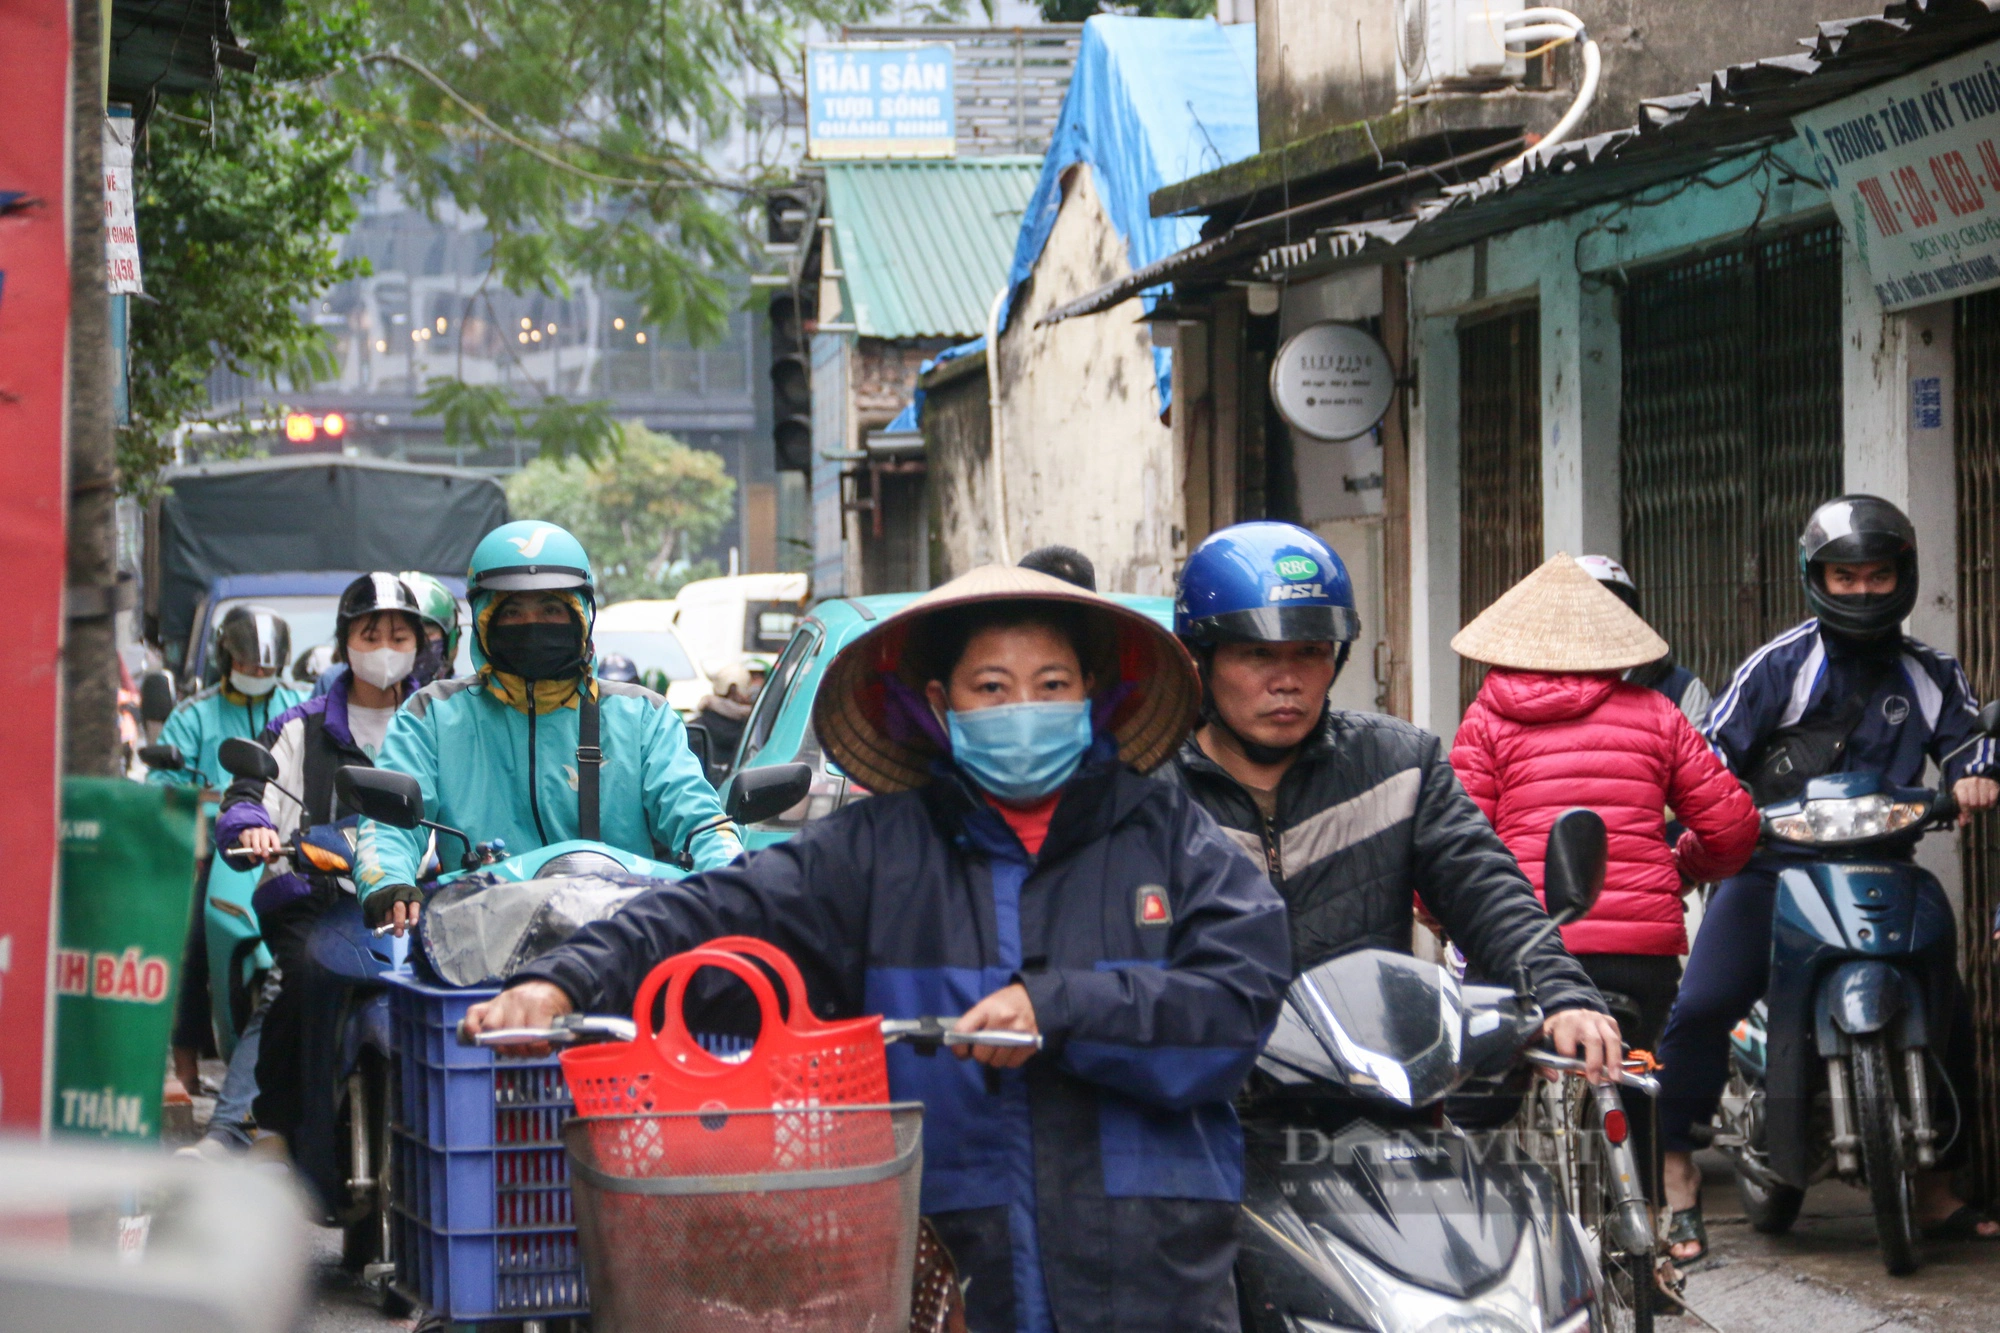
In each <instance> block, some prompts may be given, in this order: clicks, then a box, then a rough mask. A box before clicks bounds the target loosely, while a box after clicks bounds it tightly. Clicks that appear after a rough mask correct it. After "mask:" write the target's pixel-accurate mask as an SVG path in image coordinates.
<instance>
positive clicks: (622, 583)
mask: <svg viewBox="0 0 2000 1333" xmlns="http://www.w3.org/2000/svg"><path fill="white" fill-rule="evenodd" d="M735 502H736V482H735V480H734V479H733V478H731V477H730V475H729V473H728V471H727V469H726V468H725V467H724V466H723V462H722V456H721V455H720V454H713V453H710V452H708V451H707V450H705V449H691V448H689V447H688V446H687V445H684V444H682V443H681V442H680V441H679V440H676V439H674V438H672V437H671V436H667V435H656V434H654V433H653V432H652V431H649V430H647V429H646V428H645V427H644V426H642V425H640V424H638V423H637V422H624V423H622V424H621V425H620V427H619V438H618V442H617V443H616V445H614V446H612V447H611V448H609V449H607V450H606V451H605V452H604V453H602V454H601V455H600V456H599V457H598V458H597V460H596V461H595V462H585V461H584V460H583V459H581V458H577V457H572V456H550V455H549V454H546V453H545V454H544V455H543V456H542V457H540V458H538V459H536V460H535V461H534V462H532V463H530V464H528V466H527V467H525V468H523V469H522V470H521V471H519V472H517V473H515V474H514V475H513V476H512V477H510V478H508V480H507V504H508V507H509V508H510V509H512V511H513V513H514V516H515V517H516V518H539V519H543V520H545V521H547V522H550V523H559V524H561V525H562V526H563V527H565V528H568V529H569V530H570V531H571V532H573V533H575V534H576V536H577V539H578V540H579V541H581V542H582V543H583V546H584V549H585V550H587V551H589V552H590V558H591V562H592V563H593V564H594V565H595V566H596V567H597V578H598V582H599V584H600V585H601V586H602V588H603V593H602V594H601V598H602V600H604V601H617V600H621V599H624V598H628V597H672V596H673V595H674V594H675V593H677V592H679V591H680V588H681V585H682V584H683V583H686V582H688V581H689V580H691V579H699V578H712V577H714V576H715V574H716V573H717V572H718V570H717V568H716V563H715V561H713V560H702V561H693V560H692V559H691V557H692V556H693V554H694V553H695V552H697V551H699V550H701V549H702V548H703V547H705V546H707V545H708V544H709V543H710V542H712V541H714V540H715V538H716V536H717V535H718V534H719V533H720V532H721V531H722V527H723V525H724V524H725V523H727V522H728V521H729V519H730V517H731V516H732V515H733V514H734V513H735V512H736V504H735Z"/></svg>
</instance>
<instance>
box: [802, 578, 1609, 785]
mask: <svg viewBox="0 0 2000 1333" xmlns="http://www.w3.org/2000/svg"><path fill="white" fill-rule="evenodd" d="M1585 577H1586V578H1587V577H1589V576H1588V575H1585ZM996 601H1022V602H1046V603H1051V604H1058V605H1068V606H1076V607H1081V608H1083V609H1085V610H1086V611H1088V612H1090V613H1091V615H1092V618H1093V623H1094V628H1095V629H1096V630H1097V631H1098V632H1097V633H1095V634H1094V637H1095V638H1096V639H1098V640H1099V642H1098V643H1096V644H1095V645H1090V646H1084V645H1080V647H1082V648H1083V650H1084V656H1085V658H1086V660H1085V662H1084V664H1083V666H1084V669H1085V670H1086V671H1088V672H1089V673H1090V674H1091V675H1092V676H1093V677H1094V678H1095V679H1094V689H1093V692H1092V698H1093V699H1094V700H1096V701H1097V707H1098V709H1099V710H1101V711H1102V712H1108V713H1109V716H1108V718H1101V720H1100V722H1099V726H1100V727H1101V728H1102V729H1104V730H1107V731H1109V732H1110V733H1111V735H1112V737H1113V738H1114V739H1116V741H1117V742H1118V757H1119V759H1121V760H1122V761H1123V762H1125V763H1126V764H1129V765H1131V766H1132V767H1133V768H1135V769H1137V770H1139V771H1140V772H1141V773H1144V772H1148V771H1150V770H1152V769H1155V768H1158V767H1159V766H1160V765H1161V764H1163V763H1165V762H1166V761H1167V758H1168V757H1169V756H1170V755H1172V754H1173V752H1174V751H1175V750H1176V749H1178V748H1179V747H1180V743H1181V741H1182V740H1183V739H1185V738H1186V736H1187V734H1188V731H1189V730H1190V729H1191V728H1192V727H1193V726H1194V723H1195V719H1196V716H1197V714H1198V711H1199V708H1200V704H1201V678H1200V676H1199V675H1197V674H1196V672H1195V666H1194V660H1193V659H1192V658H1190V657H1189V656H1188V653H1187V649H1185V648H1183V647H1182V646H1181V641H1180V640H1179V639H1177V638H1175V637H1174V636H1173V634H1172V633H1171V632H1169V631H1168V630H1167V629H1165V628H1164V627H1163V626H1161V625H1160V624H1159V623H1158V622H1156V621H1154V620H1152V619H1151V618H1149V617H1147V616H1145V615H1142V614H1141V613H1139V612H1137V611H1134V610H1132V609H1131V608H1129V607H1125V606H1120V605H1119V604H1118V603H1116V602H1114V601H1112V600H1111V599H1110V598H1108V597H1102V596H1099V595H1098V594H1097V593H1094V592H1090V591H1087V590H1086V589H1083V588H1079V587H1077V586H1076V585H1075V584H1071V583H1065V582H1063V581H1062V580H1061V579H1058V578H1052V577H1050V576H1049V575H1047V574H1041V573H1037V572H1036V571H1034V570H1032V569H1020V568H1018V567H1016V566H1013V565H982V566H980V567H979V568H977V569H974V570H970V571H968V572H967V573H965V574H962V575H960V576H959V577H958V578H955V579H953V580H952V581H951V582H949V583H947V584H945V585H944V586H943V587H940V588H935V589H933V590H931V591H930V592H928V593H926V594H924V596H922V597H921V598H919V599H917V600H916V601H914V602H912V603H910V605H908V606H906V607H904V608H903V609H902V610H901V611H898V612H897V613H896V614H895V615H893V616H890V617H889V618H888V619H886V620H884V621H883V622H882V623H881V624H880V625H877V626H876V627H875V628H874V629H872V630H870V631H868V633H866V634H864V635H862V636H861V637H860V638H858V639H856V640H854V641H853V642H852V643H850V644H848V645H847V646H846V647H845V648H843V649H841V650H840V655H839V656H837V657H835V658H834V659H833V662H832V664H831V665H829V666H828V667H827V669H826V677H825V679H824V680H823V681H821V683H820V687H819V694H818V696H817V697H816V698H815V699H814V700H813V726H814V728H815V730H816V731H817V732H818V734H819V740H820V744H821V745H822V746H824V747H825V749H826V752H827V753H828V754H830V755H831V756H833V759H834V762H835V763H837V764H839V765H840V766H841V768H842V769H844V770H845V771H846V772H847V773H849V774H850V775H852V776H853V778H854V780H855V781H857V782H859V783H860V784H861V785H862V786H864V787H866V788H868V789H869V790H870V791H876V792H891V791H908V790H911V789H912V788H916V787H921V786H923V785H924V784H925V783H927V782H929V781H930V780H931V766H932V764H933V763H934V762H935V761H936V760H938V759H939V758H941V757H943V755H944V745H943V733H942V731H941V730H940V729H939V728H938V726H937V724H936V719H935V718H934V717H933V716H932V715H931V713H930V705H929V704H928V703H926V702H925V701H924V698H923V695H924V685H925V684H926V681H925V680H924V679H923V676H924V672H923V671H922V670H921V669H920V668H919V666H918V665H917V662H918V661H919V660H921V659H922V657H923V654H921V653H911V652H910V651H908V650H909V648H910V646H911V643H912V641H913V640H915V641H917V642H922V635H923V634H924V631H925V629H926V627H927V626H928V624H929V622H930V621H931V620H932V619H933V618H935V617H936V616H937V614H938V613H939V612H941V611H945V610H949V609H951V608H953V607H960V606H966V605H969V604H972V603H977V602H996Z"/></svg>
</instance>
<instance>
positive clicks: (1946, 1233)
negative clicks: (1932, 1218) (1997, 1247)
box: [1920, 1203, 2000, 1241]
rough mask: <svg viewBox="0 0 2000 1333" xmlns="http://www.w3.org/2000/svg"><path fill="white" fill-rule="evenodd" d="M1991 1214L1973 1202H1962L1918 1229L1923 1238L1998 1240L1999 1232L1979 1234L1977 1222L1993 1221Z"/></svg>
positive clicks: (1937, 1239) (1999, 1238) (1999, 1237)
mask: <svg viewBox="0 0 2000 1333" xmlns="http://www.w3.org/2000/svg"><path fill="white" fill-rule="evenodd" d="M1993 1220H1994V1219H1993V1215H1992V1214H1991V1213H1989V1212H1987V1211H1986V1210H1985V1209H1983V1208H1979V1207H1976V1206H1974V1205H1973V1204H1969V1203H1963V1204H1960V1205H1959V1206H1958V1207H1957V1208H1955V1209H1953V1210H1952V1212H1951V1214H1950V1216H1948V1217H1945V1218H1943V1219H1942V1220H1940V1221H1936V1222H1929V1223H1926V1224H1925V1225H1924V1226H1923V1227H1921V1228H1920V1230H1921V1231H1922V1232H1923V1237H1924V1239H1925V1240H1936V1241H1957V1240H1984V1241H1996V1240H2000V1234H1995V1235H1990V1236H1989V1235H1981V1234H1980V1231H1979V1224H1980V1223H1981V1222H1991V1221H1993Z"/></svg>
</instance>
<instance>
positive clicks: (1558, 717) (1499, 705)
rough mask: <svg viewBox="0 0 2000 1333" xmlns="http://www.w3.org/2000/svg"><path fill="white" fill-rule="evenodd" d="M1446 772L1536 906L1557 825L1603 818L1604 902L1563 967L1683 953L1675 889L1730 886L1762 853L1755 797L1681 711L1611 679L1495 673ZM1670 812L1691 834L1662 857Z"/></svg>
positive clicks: (1577, 931)
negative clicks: (1565, 817)
mask: <svg viewBox="0 0 2000 1333" xmlns="http://www.w3.org/2000/svg"><path fill="white" fill-rule="evenodd" d="M1451 766H1452V768H1454V769H1455V770H1457V772H1458V776H1459V780H1460V781H1461V782H1463V783H1464V784H1465V790H1466V791H1467V792H1468V793H1469V794H1470V795H1471V796H1472V799H1473V800H1474V801H1476V802H1477V803H1478V805H1479V808H1480V809H1481V810H1484V811H1485V812H1486V817H1487V818H1488V819H1490V820H1492V821H1493V827H1494V828H1495V829H1496V830H1498V832H1499V834H1500V837H1501V839H1502V840H1503V841H1505V842H1506V844H1507V847H1508V850H1510V851H1512V852H1513V853H1514V858H1515V859H1516V860H1517V861H1519V862H1520V863H1521V869H1522V870H1523V871H1524V872H1525V873H1526V874H1527V876H1528V879H1529V880H1530V881H1531V882H1532V883H1533V884H1534V886H1535V891H1536V892H1537V893H1539V892H1541V888H1542V862H1543V860H1544V858H1545V856H1546V854H1547V850H1548V839H1549V828H1550V827H1551V826H1552V825H1553V824H1554V823H1555V819H1556V816H1557V815H1559V814H1561V813H1562V812H1563V811H1565V810H1568V809H1570V808H1571V807H1573V806H1579V805H1581V806H1586V807H1588V808H1590V809H1592V810H1595V811H1596V812H1597V813H1598V814H1600V815H1602V816H1603V817H1604V825H1605V830H1606V832H1607V834H1608V835H1609V837H1608V840H1607V841H1608V850H1609V853H1610V866H1609V869H1608V871H1607V873H1606V875H1605V879H1604V896H1603V897H1601V898H1600V899H1598V902H1597V906H1596V907H1595V908H1594V909H1593V910H1592V911H1591V913H1590V915H1589V916H1587V917H1585V918H1584V919H1583V920H1582V921H1579V922H1577V923H1576V924H1575V925H1573V926H1566V927H1564V928H1563V943H1564V944H1566V945H1568V946H1569V950H1570V952H1571V953H1637V954H1684V953H1686V952H1687V947H1688V942H1687V927H1686V924H1685V922H1684V921H1683V919H1682V916H1681V883H1682V881H1683V880H1684V879H1686V880H1694V881H1701V880H1714V879H1722V878H1724V877H1725V876H1728V875H1733V874H1735V873H1736V872H1737V871H1738V870H1740V869H1742V868H1743V863H1744V862H1745V861H1747V860H1749V859H1750V853H1751V852H1752V851H1753V850H1754V849H1755V848H1756V845H1757V811H1756V809H1755V807H1753V806H1752V805H1751V804H1750V797H1749V796H1748V794H1746V793H1745V792H1744V790H1743V788H1742V787H1741V786H1740V785H1738V783H1737V781H1736V779H1735V778H1734V777H1732V776H1731V775H1730V773H1729V770H1728V769H1726V768H1724V767H1723V766H1722V764H1721V761H1719V760H1718V759H1716V757H1715V755H1714V754H1713V753H1712V752H1711V751H1710V750H1709V748H1708V746H1707V745H1706V744H1704V743H1703V741H1702V739H1701V737H1700V736H1699V735H1698V734H1696V732H1695V729H1694V728H1693V727H1691V726H1689V725H1688V720H1687V718H1685V717H1683V716H1682V715H1681V710H1680V709H1678V708H1676V707H1674V705H1673V704H1672V703H1671V702H1669V701H1668V700H1667V698H1666V696H1665V695H1663V694H1660V693H1659V692H1658V691H1655V690H1650V689H1647V688H1645V687H1644V686H1640V685H1631V684H1628V683H1626V682H1624V681H1621V680H1619V679H1617V678H1616V677H1614V676H1601V675H1590V676H1584V675H1555V674H1551V673H1547V672H1540V671H1508V670H1503V669H1500V668H1495V669H1494V670H1493V671H1491V672H1489V673H1488V674H1487V677H1486V683H1485V685H1484V686H1482V687H1481V688H1480V691H1479V697H1478V698H1477V699H1475V700H1473V701H1472V707H1471V708H1469V709H1467V710H1466V714H1465V722H1464V723H1463V724H1462V725H1461V726H1460V727H1459V729H1458V737H1457V739H1456V740H1455V741H1454V742H1453V744H1452V751H1451ZM1666 806H1672V807H1673V811H1674V816H1675V817H1676V818H1677V819H1679V820H1680V821H1681V822H1682V823H1683V824H1685V825H1687V832H1685V833H1683V834H1682V835H1681V838H1680V842H1679V844H1678V845H1677V846H1675V847H1673V848H1671V849H1670V848H1669V847H1668V846H1667V842H1666V821H1665V816H1664V814H1663V813H1662V811H1663V808H1664V807H1666Z"/></svg>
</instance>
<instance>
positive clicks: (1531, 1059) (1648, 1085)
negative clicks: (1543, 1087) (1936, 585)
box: [1523, 1049, 1660, 1097]
mask: <svg viewBox="0 0 2000 1333" xmlns="http://www.w3.org/2000/svg"><path fill="white" fill-rule="evenodd" d="M1523 1055H1524V1056H1525V1057H1526V1058H1527V1061H1528V1063H1529V1064H1535V1065H1540V1066H1541V1067H1542V1068H1544V1069H1554V1070H1557V1071H1558V1072H1560V1073H1564V1074H1581V1073H1583V1071H1584V1068H1585V1066H1584V1063H1583V1061H1581V1060H1579V1059H1577V1058H1576V1057H1575V1056H1572V1055H1557V1054H1556V1053H1555V1052H1554V1051H1542V1050H1534V1049H1530V1050H1528V1051H1525V1052H1523ZM1614 1081H1615V1082H1617V1083H1618V1084H1620V1085H1621V1086H1624V1087H1627V1088H1631V1089H1633V1090H1634V1091H1637V1092H1643V1093H1645V1094H1646V1095H1647V1096H1648V1097H1657V1096H1659V1095H1660V1081H1659V1080H1658V1079H1656V1078H1651V1077H1649V1076H1647V1075H1645V1074H1635V1073H1632V1072H1631V1071H1630V1070H1627V1069H1623V1068H1620V1069H1619V1070H1618V1071H1617V1075H1616V1078H1615V1079H1614Z"/></svg>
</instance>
